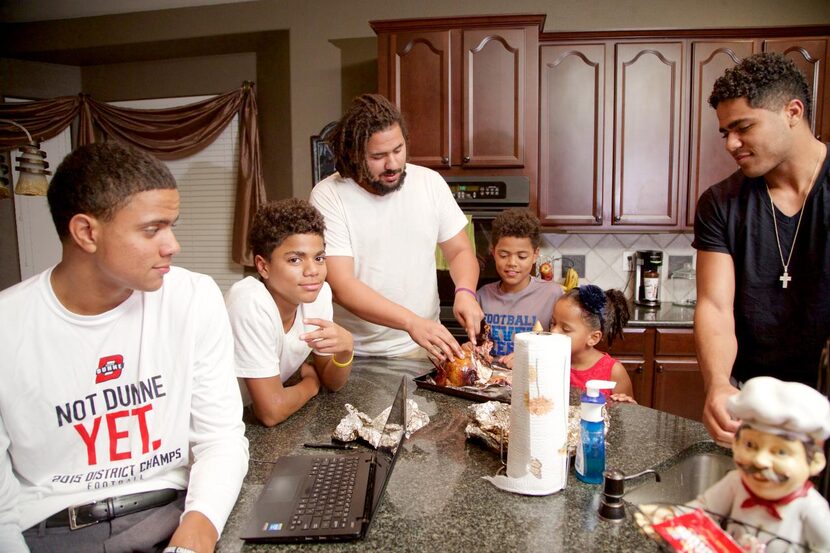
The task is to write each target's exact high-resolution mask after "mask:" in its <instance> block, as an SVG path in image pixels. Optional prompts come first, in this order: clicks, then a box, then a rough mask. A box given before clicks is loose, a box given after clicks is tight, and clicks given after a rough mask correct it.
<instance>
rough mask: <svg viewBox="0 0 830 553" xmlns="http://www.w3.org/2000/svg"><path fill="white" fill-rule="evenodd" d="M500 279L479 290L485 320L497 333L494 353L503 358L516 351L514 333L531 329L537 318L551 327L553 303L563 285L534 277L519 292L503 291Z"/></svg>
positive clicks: (544, 326)
mask: <svg viewBox="0 0 830 553" xmlns="http://www.w3.org/2000/svg"><path fill="white" fill-rule="evenodd" d="M499 284H500V282H492V283H490V284H485V285H484V286H482V287H481V288H479V289H478V294H477V295H478V302H479V304H481V309H482V310H483V311H484V322H486V323H487V324H489V325H490V329H491V332H492V334H493V343H494V344H495V345H494V347H493V351H492V355H493V356H495V357H499V356H502V355H507V354H508V353H511V352H512V351H513V335H514V334H515V333H517V332H528V331H530V330H532V329H533V325H534V324H535V323H536V321H540V322H541V323H542V327H543V328H544V329H545V330H548V329H549V327H550V320H551V317H552V316H553V304H555V303H556V300H558V299H559V297H560V296H561V295H562V287H561V286H559V285H558V284H556V283H555V282H549V281H545V280H540V279H538V278H536V277H531V278H530V284H528V285H527V286H526V287H525V288H524V289H523V290H521V291H519V292H515V293H513V292H503V291H502V290H501V288H500V286H499Z"/></svg>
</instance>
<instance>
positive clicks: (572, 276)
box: [563, 267, 579, 292]
mask: <svg viewBox="0 0 830 553" xmlns="http://www.w3.org/2000/svg"><path fill="white" fill-rule="evenodd" d="M563 286H564V287H565V291H566V292H567V291H568V290H570V289H571V288H576V287H577V286H579V274H578V273H577V272H576V270H574V268H573V267H568V270H567V271H566V272H565V283H564V285H563Z"/></svg>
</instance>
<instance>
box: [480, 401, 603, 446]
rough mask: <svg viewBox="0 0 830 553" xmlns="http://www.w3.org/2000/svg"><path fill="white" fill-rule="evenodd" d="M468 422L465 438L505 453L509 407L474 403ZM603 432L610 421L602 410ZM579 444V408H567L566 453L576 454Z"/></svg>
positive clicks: (496, 403)
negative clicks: (475, 440) (473, 439)
mask: <svg viewBox="0 0 830 553" xmlns="http://www.w3.org/2000/svg"><path fill="white" fill-rule="evenodd" d="M467 410H468V414H469V416H470V422H469V423H468V424H467V428H465V429H464V433H465V434H466V435H467V438H476V439H479V440H481V441H482V442H484V444H485V445H486V446H487V447H488V448H489V449H492V450H493V451H503V450H504V451H506V449H507V446H508V444H509V442H510V405H509V404H507V403H502V402H500V401H488V402H485V403H474V404H473V405H470V406H469V407H467ZM603 416H604V417H605V432H606V433H607V432H608V424H609V422H610V419H609V417H608V411H607V410H606V409H604V408H603ZM578 443H579V406H578V405H571V406H569V407H568V453H571V454H572V453H574V452H576V446H577V444H578ZM502 448H503V449H502Z"/></svg>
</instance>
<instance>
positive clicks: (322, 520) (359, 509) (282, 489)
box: [240, 377, 406, 543]
mask: <svg viewBox="0 0 830 553" xmlns="http://www.w3.org/2000/svg"><path fill="white" fill-rule="evenodd" d="M405 427H406V377H403V378H401V384H400V386H399V387H398V393H397V394H396V395H395V399H394V401H393V402H392V408H391V409H390V410H389V416H388V418H387V419H386V424H385V425H384V428H383V433H382V434H381V439H380V445H378V447H377V449H376V450H375V451H366V452H362V453H340V454H332V455H291V456H286V457H280V458H279V459H277V461H276V466H274V470H273V471H272V472H271V476H270V477H269V478H268V483H267V484H266V486H265V489H264V490H263V491H262V494H261V495H260V496H259V499H258V500H257V502H256V505H254V509H253V512H252V514H251V520H250V522H249V523H248V525H247V526H246V528H245V530H244V531H243V532H242V534H241V536H240V537H241V538H242V539H244V540H248V541H257V542H271V543H279V542H306V541H329V540H354V539H359V538H362V537H363V536H365V535H366V532H367V531H368V530H369V524H370V523H371V521H372V518H373V517H374V515H375V512H377V508H378V505H380V500H381V498H382V497H383V492H384V490H385V489H386V483H387V482H388V480H389V476H390V475H391V474H392V468H393V467H394V466H395V460H396V459H397V458H398V452H399V451H400V449H401V448H400V446H401V444H402V443H403V440H404V429H405Z"/></svg>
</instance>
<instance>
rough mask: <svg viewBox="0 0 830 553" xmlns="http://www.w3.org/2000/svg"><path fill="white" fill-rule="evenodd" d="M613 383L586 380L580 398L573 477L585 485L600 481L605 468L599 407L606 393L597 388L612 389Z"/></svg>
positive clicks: (600, 409)
mask: <svg viewBox="0 0 830 553" xmlns="http://www.w3.org/2000/svg"><path fill="white" fill-rule="evenodd" d="M616 385H617V383H616V382H611V381H610V380H589V381H588V382H587V383H586V384H585V393H584V394H582V397H581V398H580V400H581V402H582V404H581V406H580V418H581V420H580V421H579V444H578V445H577V448H576V462H575V463H574V468H575V469H576V477H577V478H579V479H580V480H582V481H583V482H586V483H588V484H601V483H602V473H603V471H605V420H604V419H603V418H602V406H603V405H605V396H604V395H603V394H601V393H600V390H613V389H614V386H616Z"/></svg>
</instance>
